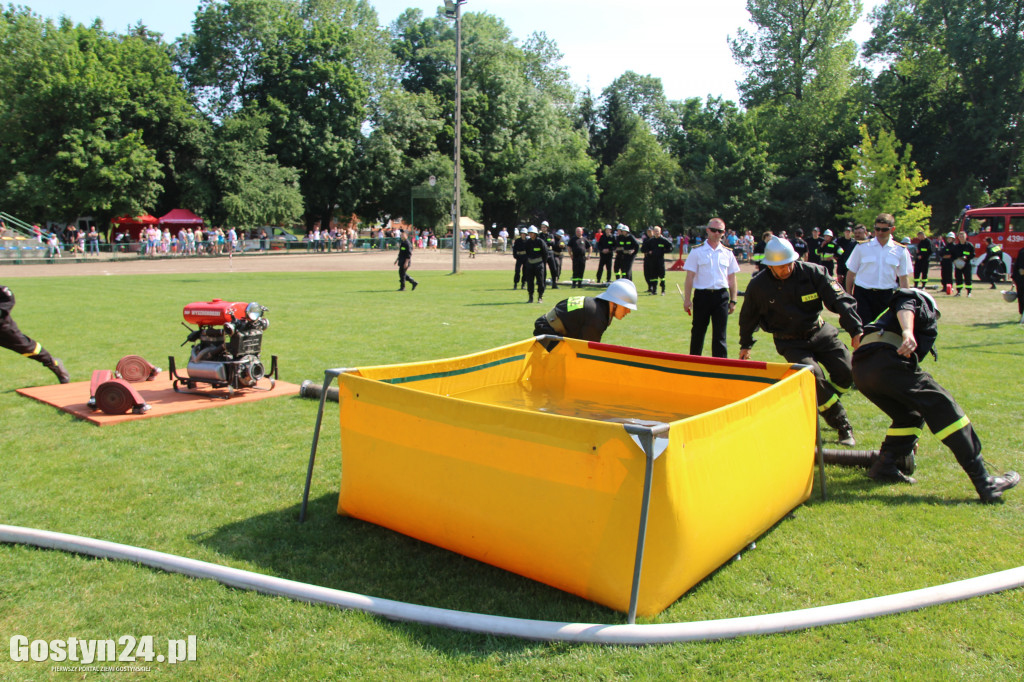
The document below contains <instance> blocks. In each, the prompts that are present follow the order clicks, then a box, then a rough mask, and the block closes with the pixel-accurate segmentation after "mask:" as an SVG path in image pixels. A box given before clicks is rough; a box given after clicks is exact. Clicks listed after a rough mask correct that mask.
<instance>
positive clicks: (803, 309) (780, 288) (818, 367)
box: [739, 237, 862, 445]
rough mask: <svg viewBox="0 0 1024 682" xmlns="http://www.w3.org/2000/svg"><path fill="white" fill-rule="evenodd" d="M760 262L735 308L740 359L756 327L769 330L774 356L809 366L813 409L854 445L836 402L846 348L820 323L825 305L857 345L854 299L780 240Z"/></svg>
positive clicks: (846, 385)
mask: <svg viewBox="0 0 1024 682" xmlns="http://www.w3.org/2000/svg"><path fill="white" fill-rule="evenodd" d="M762 262H763V263H764V265H765V266H766V270H765V271H763V272H759V273H757V274H756V275H754V277H753V278H751V280H750V283H749V284H748V285H747V290H746V293H745V294H744V298H743V307H742V308H741V309H740V356H739V357H740V360H748V359H750V349H751V348H752V347H753V345H754V343H755V342H754V331H755V330H756V329H757V328H758V327H760V328H761V329H764V330H765V331H766V332H769V333H770V334H772V335H773V336H774V338H775V350H776V351H778V353H779V355H781V356H782V357H784V358H786V360H788V361H789V362H792V363H799V364H803V365H807V366H809V367H810V368H811V371H812V372H813V373H814V380H815V389H816V395H817V402H818V412H819V413H820V414H821V416H822V417H823V418H824V419H825V423H827V424H828V425H829V426H830V427H832V428H833V429H835V430H836V431H838V432H839V442H840V443H842V444H843V445H856V441H855V440H854V437H853V427H852V426H851V425H850V420H849V418H848V417H847V416H846V409H845V408H844V407H843V404H842V403H841V402H839V399H840V397H841V396H842V394H844V393H846V392H847V391H848V390H850V387H851V386H852V385H853V374H852V372H851V369H850V351H849V350H848V349H847V348H846V346H845V345H844V344H843V342H842V341H840V340H839V334H838V332H837V331H836V328H835V327H833V326H832V325H831V324H828V323H827V322H824V321H822V319H821V310H822V308H823V307H826V308H828V309H829V310H831V311H832V312H834V313H836V314H838V315H839V322H840V324H841V325H842V327H843V329H845V330H846V331H847V333H849V335H850V338H851V339H852V342H853V345H854V347H855V348H856V346H857V343H858V341H859V338H860V334H861V331H862V324H861V319H860V317H859V316H858V315H857V302H856V301H855V300H854V298H853V296H851V295H850V294H848V293H846V291H844V290H843V288H842V287H841V286H839V283H838V282H837V281H836V280H835V279H833V278H832V277H830V276H829V275H828V273H827V272H825V269H824V268H823V267H822V266H820V265H815V264H813V263H805V262H803V261H801V260H799V255H798V254H797V252H796V250H795V249H794V248H793V246H792V245H791V244H790V243H789V242H788V241H786V240H785V239H780V238H779V237H772V239H771V241H770V242H769V243H768V245H767V246H765V250H764V260H763V261H762ZM822 368H824V369H825V371H827V372H828V376H827V377H826V376H825V372H824V371H822Z"/></svg>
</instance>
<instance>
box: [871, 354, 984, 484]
mask: <svg viewBox="0 0 1024 682" xmlns="http://www.w3.org/2000/svg"><path fill="white" fill-rule="evenodd" d="M853 380H854V381H855V382H856V383H857V390H859V391H860V392H861V393H862V394H863V395H864V397H865V398H867V399H868V400H870V401H871V402H872V403H874V404H875V405H877V406H878V408H879V409H881V410H882V412H885V414H886V415H888V416H889V418H890V419H892V424H891V425H890V426H889V430H888V431H886V434H885V439H884V440H883V441H882V447H881V456H882V457H883V458H885V459H888V460H890V461H894V460H895V459H897V458H899V457H904V456H906V455H909V454H910V453H911V452H912V450H913V448H914V445H915V444H916V443H917V440H918V438H920V436H921V433H922V427H923V426H924V425H925V424H927V425H928V428H929V429H930V430H931V432H932V433H934V434H935V437H936V438H938V439H939V440H940V441H942V443H943V445H945V446H946V447H948V448H949V449H950V450H952V451H953V454H954V455H955V456H956V460H957V462H958V463H959V464H960V466H961V467H962V468H963V470H964V471H966V472H967V475H968V476H970V477H971V478H972V479H974V478H976V477H980V476H984V475H985V467H984V464H983V463H982V460H981V441H980V440H979V439H978V435H977V434H976V433H975V432H974V427H972V426H971V420H970V419H968V418H967V415H965V414H964V411H963V410H962V409H961V408H960V406H959V405H957V403H956V400H954V399H953V396H952V395H950V393H949V391H947V390H946V389H944V388H943V387H942V386H940V385H939V384H938V382H936V381H935V379H933V378H932V375H930V374H928V373H927V372H922V371H921V369H920V367H918V364H917V361H916V360H915V359H914V358H905V357H903V356H901V355H899V354H897V353H896V347H895V346H892V345H889V344H887V343H869V344H866V345H863V346H861V347H860V348H858V349H857V350H856V351H855V352H854V354H853Z"/></svg>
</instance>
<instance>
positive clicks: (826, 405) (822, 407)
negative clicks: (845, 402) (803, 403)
mask: <svg viewBox="0 0 1024 682" xmlns="http://www.w3.org/2000/svg"><path fill="white" fill-rule="evenodd" d="M838 402H839V396H837V395H836V394H835V393H833V394H832V397H831V398H829V399H828V400H826V401H825V402H824V403H822V404H821V405H818V412H824V411H825V410H827V409H828V408H830V407H832V406H833V405H835V404H836V403H838Z"/></svg>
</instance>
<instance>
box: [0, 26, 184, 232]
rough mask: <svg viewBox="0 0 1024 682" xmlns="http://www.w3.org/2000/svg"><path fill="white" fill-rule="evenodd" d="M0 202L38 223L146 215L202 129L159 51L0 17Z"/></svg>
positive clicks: (142, 37)
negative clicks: (1, 101) (0, 95)
mask: <svg viewBox="0 0 1024 682" xmlns="http://www.w3.org/2000/svg"><path fill="white" fill-rule="evenodd" d="M0 53H2V54H3V55H4V58H3V60H0V61H2V66H0V91H2V92H3V93H4V104H5V106H4V107H3V108H2V110H0V196H2V199H3V201H4V203H6V204H8V205H17V206H19V207H20V210H24V211H26V212H27V213H29V214H30V215H33V216H35V219H43V218H63V219H66V220H69V219H72V218H74V217H76V216H79V215H93V216H95V217H96V218H97V219H98V220H97V222H99V223H101V224H103V223H104V222H106V221H107V220H108V219H109V218H112V217H113V216H114V215H116V214H119V213H137V212H141V211H143V210H153V209H154V208H155V207H156V205H157V203H158V200H159V198H160V196H161V193H162V192H163V187H162V184H161V181H165V182H167V181H169V180H171V178H169V177H168V176H169V175H174V171H175V168H174V163H175V160H176V152H177V151H178V150H181V151H182V152H184V153H183V154H182V156H186V157H187V155H188V152H189V144H190V142H191V141H192V140H193V139H194V136H195V134H196V132H197V131H198V130H199V128H200V122H199V121H198V119H197V117H196V116H195V112H194V110H193V109H192V108H191V107H190V105H189V103H188V100H187V97H186V93H185V91H184V89H183V87H182V85H181V82H180V80H179V79H178V78H177V77H176V76H175V75H174V73H173V71H172V70H171V63H170V57H169V54H168V51H167V48H166V46H165V45H164V44H163V43H161V42H160V41H159V39H158V38H157V37H156V36H154V35H153V34H150V33H148V32H147V31H146V30H145V28H144V27H141V26H140V27H137V28H136V29H135V30H134V31H133V32H131V33H130V34H129V35H126V36H117V35H113V34H109V33H106V32H105V31H103V28H102V25H101V24H96V25H94V26H92V27H90V28H86V27H84V26H80V25H79V26H73V25H72V24H71V22H70V21H67V20H64V21H62V22H61V23H60V25H59V26H56V25H54V24H53V22H50V21H43V20H42V19H40V18H39V17H37V16H35V15H33V14H32V13H31V12H30V11H29V10H27V9H24V8H14V7H9V8H8V9H7V10H4V11H3V12H2V13H0Z"/></svg>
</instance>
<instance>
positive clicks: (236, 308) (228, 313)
mask: <svg viewBox="0 0 1024 682" xmlns="http://www.w3.org/2000/svg"><path fill="white" fill-rule="evenodd" d="M247 305H249V304H248V303H231V302H229V301H225V300H222V299H219V298H215V299H213V300H212V301H207V302H205V303H203V302H197V303H189V304H188V305H186V306H185V308H184V309H183V310H182V311H181V314H182V316H184V318H185V322H187V323H189V324H198V325H203V326H213V325H217V324H227V323H228V322H231V321H232V320H243V319H245V307H246V306H247Z"/></svg>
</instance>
